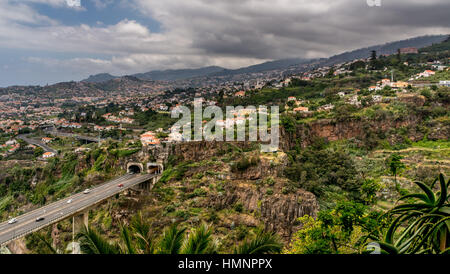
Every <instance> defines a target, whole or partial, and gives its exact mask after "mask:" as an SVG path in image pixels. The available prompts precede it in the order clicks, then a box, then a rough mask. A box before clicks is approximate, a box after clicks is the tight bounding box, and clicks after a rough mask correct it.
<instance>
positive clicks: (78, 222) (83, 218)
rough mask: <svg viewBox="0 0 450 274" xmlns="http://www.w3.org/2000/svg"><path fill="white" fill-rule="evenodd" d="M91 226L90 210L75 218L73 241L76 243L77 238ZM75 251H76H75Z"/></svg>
mask: <svg viewBox="0 0 450 274" xmlns="http://www.w3.org/2000/svg"><path fill="white" fill-rule="evenodd" d="M88 225H89V210H86V211H84V212H82V213H80V214H78V215H75V216H73V220H72V241H73V242H75V236H76V235H77V234H78V233H79V232H80V231H81V229H83V227H87V226H88ZM73 250H74V251H75V249H73Z"/></svg>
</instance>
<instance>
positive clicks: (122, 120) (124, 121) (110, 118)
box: [102, 113, 134, 124]
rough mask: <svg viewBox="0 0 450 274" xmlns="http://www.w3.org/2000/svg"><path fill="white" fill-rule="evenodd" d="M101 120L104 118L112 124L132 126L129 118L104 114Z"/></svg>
mask: <svg viewBox="0 0 450 274" xmlns="http://www.w3.org/2000/svg"><path fill="white" fill-rule="evenodd" d="M102 117H103V118H105V120H106V121H109V122H114V123H122V124H133V123H134V119H132V118H129V117H117V116H115V115H113V114H111V113H106V114H103V115H102Z"/></svg>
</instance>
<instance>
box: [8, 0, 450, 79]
mask: <svg viewBox="0 0 450 274" xmlns="http://www.w3.org/2000/svg"><path fill="white" fill-rule="evenodd" d="M367 2H368V1H367V0H315V1H311V0H220V1H219V0H0V86H8V85H14V84H46V83H55V82H59V81H67V80H81V79H83V78H85V77H87V76H89V75H90V74H96V73H101V72H108V73H111V74H114V75H124V74H132V73H137V72H146V71H149V70H155V69H169V68H170V69H176V68H196V67H202V66H209V65H217V66H222V67H227V68H237V67H242V66H247V65H252V64H256V63H261V62H264V61H267V60H273V59H281V58H289V57H303V58H314V57H327V56H330V55H333V54H337V53H340V52H343V51H347V50H351V49H357V48H361V47H365V46H370V45H375V44H380V43H385V42H390V41H396V40H402V39H406V38H411V37H415V36H420V35H425V34H450V16H448V14H449V13H448V12H449V10H450V1H449V0H381V6H380V7H371V6H370V5H368V3H367ZM369 2H376V1H371V0H369Z"/></svg>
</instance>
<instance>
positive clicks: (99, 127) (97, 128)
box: [94, 125, 117, 131]
mask: <svg viewBox="0 0 450 274" xmlns="http://www.w3.org/2000/svg"><path fill="white" fill-rule="evenodd" d="M114 129H117V126H98V125H94V131H111V130H114Z"/></svg>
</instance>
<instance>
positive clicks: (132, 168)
mask: <svg viewBox="0 0 450 274" xmlns="http://www.w3.org/2000/svg"><path fill="white" fill-rule="evenodd" d="M141 172H142V170H141V167H140V166H139V165H129V166H128V173H130V174H138V173H141Z"/></svg>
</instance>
